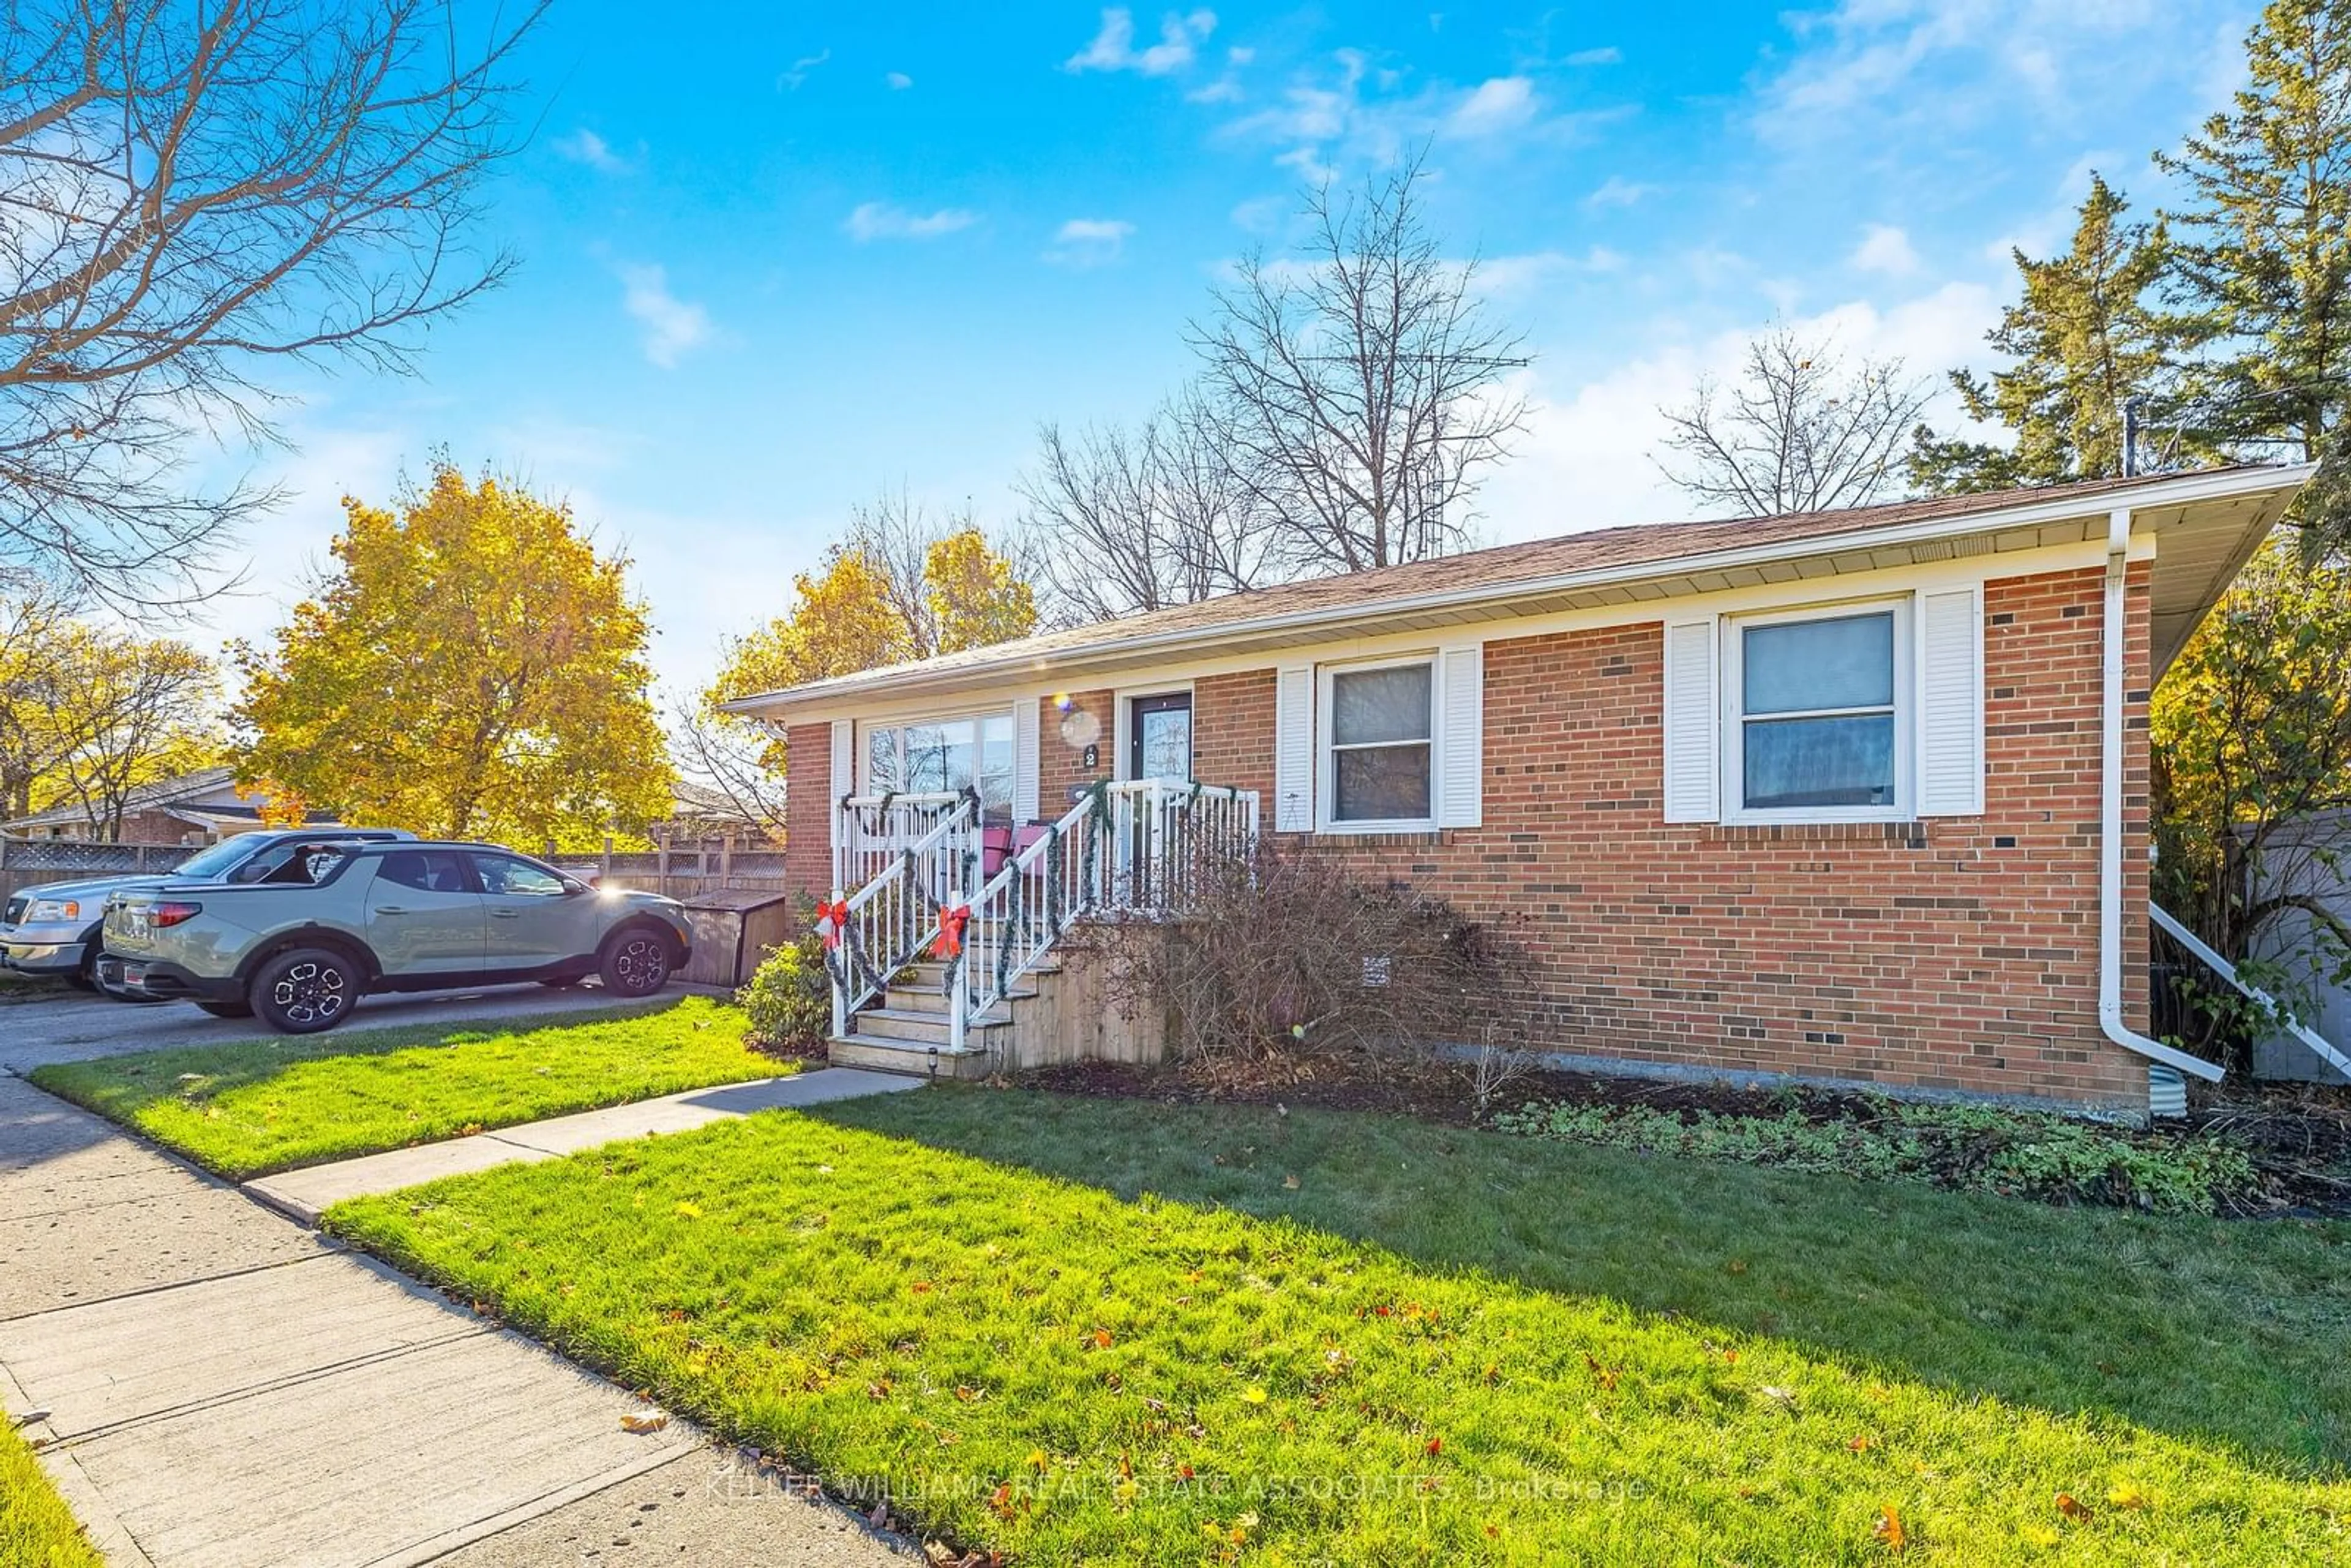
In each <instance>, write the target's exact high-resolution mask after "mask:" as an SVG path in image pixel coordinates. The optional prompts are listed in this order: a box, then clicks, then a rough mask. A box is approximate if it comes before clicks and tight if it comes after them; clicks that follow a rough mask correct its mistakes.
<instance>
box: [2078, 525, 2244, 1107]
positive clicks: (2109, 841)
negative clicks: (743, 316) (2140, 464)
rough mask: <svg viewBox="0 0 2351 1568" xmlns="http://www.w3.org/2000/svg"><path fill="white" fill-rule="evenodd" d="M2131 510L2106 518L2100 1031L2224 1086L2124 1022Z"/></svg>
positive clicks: (2196, 1059)
mask: <svg viewBox="0 0 2351 1568" xmlns="http://www.w3.org/2000/svg"><path fill="white" fill-rule="evenodd" d="M2130 531H2131V514H2130V508H2129V507H2116V508H2115V509H2114V510H2113V511H2112V512H2111V513H2109V514H2108V515H2107V517H2106V618H2105V649H2104V664H2103V667H2102V669H2101V671H2100V674H2102V676H2103V677H2104V679H2103V682H2102V685H2101V692H2102V702H2101V705H2100V710H2099V718H2098V741H2099V758H2098V763H2099V773H2098V804H2099V824H2098V1028H2099V1030H2101V1031H2102V1032H2103V1033H2104V1034H2105V1037H2106V1038H2107V1039H2108V1040H2112V1041H2114V1042H2115V1043H2116V1045H2119V1046H2121V1047H2122V1048H2123V1049H2124V1050H2126V1051H2137V1052H2138V1054H2139V1055H2141V1056H2144V1057H2146V1058H2147V1059H2148V1060H2149V1061H2159V1062H2161V1063H2163V1064H2164V1065H2165V1066H2167V1067H2171V1068H2176V1069H2178V1070H2179V1071H2181V1072H2189V1073H2193V1074H2195V1075H2196V1076H2197V1077H2199V1078H2201V1079H2203V1080H2205V1081H2206V1082H2211V1083H2217V1082H2220V1068H2218V1067H2216V1066H2214V1065H2213V1064H2212V1063H2211V1062H2209V1061H2205V1060H2204V1059H2203V1058H2202V1057H2200V1056H2190V1055H2189V1054H2188V1053H2187V1052H2186V1051H2178V1050H2175V1049H2173V1048H2172V1047H2170V1046H2168V1045H2166V1044H2164V1043H2163V1042H2162V1041H2161V1040H2150V1039H2148V1038H2147V1036H2146V1035H2143V1034H2140V1033H2139V1032H2138V1031H2137V1030H2134V1029H2132V1028H2130V1027H2129V1026H2128V1025H2127V1024H2126V1023H2125V1022H2124V1021H2123V844H2124V834H2123V712H2124V705H2123V695H2124V694H2123V664H2124V660H2123V643H2124V624H2123V617H2124V613H2125V606H2124V595H2123V588H2124V582H2125V580H2126V577H2127V576H2128V574H2129V571H2130Z"/></svg>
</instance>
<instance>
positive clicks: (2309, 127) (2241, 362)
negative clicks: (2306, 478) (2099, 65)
mask: <svg viewBox="0 0 2351 1568" xmlns="http://www.w3.org/2000/svg"><path fill="white" fill-rule="evenodd" d="M2245 53H2246V60H2247V64H2248V66H2249V67H2250V68H2251V75H2252V80H2251V81H2250V83H2249V84H2248V85H2247V86H2246V87H2244V88H2243V89H2240V90H2239V91H2238V93H2237V95H2236V101H2235V104H2234V106H2233V108H2232V109H2231V110H2228V111H2225V112H2223V113H2220V114H2216V115H2214V116H2213V117H2212V118H2211V119H2210V120H2207V121H2205V123H2204V128H2203V131H2202V132H2201V133H2200V134H2198V135H2193V136H2190V137H2189V138H2188V140H2187V141H2186V143H2185V144H2184V145H2183V146H2182V148H2181V149H2180V151H2179V153H2178V154H2177V155H2173V154H2166V153H2158V154H2157V155H2156V162H2157V164H2158V166H2159V167H2161V168H2162V169H2163V170H2164V171H2165V172H2167V173H2169V174H2171V175H2173V176H2175V177H2176V178H2178V179H2179V180H2180V181H2181V182H2182V183H2184V184H2185V185H2186V187H2187V189H2188V191H2189V195H2190V198H2191V200H2190V201H2189V204H2187V205H2185V206H2183V207H2182V208H2181V209H2180V210H2179V211H2178V212H2176V213H2168V214H2166V216H2167V217H2168V220H2169V222H2170V224H2171V225H2173V226H2174V228H2175V229H2176V231H2177V233H2178V236H2179V241H2178V244H2177V245H2176V246H2175V247H2174V248H2175V264H2176V267H2177V269H2178V277H2179V283H2180V285H2181V288H2182V291H2183V293H2184V294H2185V296H2186V298H2187V301H2188V302H2189V304H2191V305H2192V306H2194V307H2195V308H2198V309H2199V310H2201V311H2203V312H2206V313H2208V314H2209V316H2210V320H2211V323H2212V326H2213V327H2214V329H2216V331H2217V333H2218V334H2219V339H2218V340H2219V344H2220V348H2221V349H2222V350H2223V351H2222V352H2221V353H2220V354H2218V355H2217V356H2216V357H2215V358H2214V359H2213V360H2212V361H2211V362H2210V364H2209V365H2207V366H2205V367H2204V368H2202V369H2201V370H2200V371H2199V373H2198V375H2197V377H2196V378H2195V381H2194V384H2193V385H2192V386H2191V388H2190V391H2191V392H2192V393H2193V395H2194V400H2195V401H2196V402H2198V403H2199V404H2200V405H2201V406H2202V409H2203V411H2204V412H2203V413H2202V414H2201V416H2200V417H2201V419H2202V420H2203V422H2204V423H2207V424H2208V425H2209V427H2210V432H2211V434H2213V435H2214V436H2216V437H2218V438H2220V439H2221V440H2224V441H2231V442H2236V443H2246V442H2262V441H2276V442H2280V443H2283V445H2284V447H2285V450H2284V451H2283V452H2282V453H2279V454H2278V455H2283V456H2291V457H2294V458H2308V457H2315V456H2318V455H2321V453H2322V452H2323V450H2324V448H2325V444H2326V440H2327V437H2328V435H2329V434H2331V433H2332V432H2333V431H2334V429H2335V426H2336V425H2337V424H2338V423H2341V422H2342V420H2343V418H2344V416H2345V413H2346V405H2351V0H2271V4H2270V5H2267V6H2265V7H2264V8H2263V10H2262V16H2261V20H2260V21H2259V22H2258V23H2256V24H2255V25H2254V27H2253V30H2252V33H2251V34H2249V35H2248V36H2247V37H2246V40H2245Z"/></svg>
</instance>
